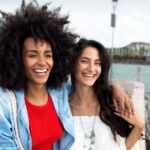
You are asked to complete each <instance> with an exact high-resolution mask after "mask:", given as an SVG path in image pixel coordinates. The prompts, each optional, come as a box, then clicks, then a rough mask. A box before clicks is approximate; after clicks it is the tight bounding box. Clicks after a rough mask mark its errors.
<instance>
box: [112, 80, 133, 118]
mask: <svg viewBox="0 0 150 150" xmlns="http://www.w3.org/2000/svg"><path fill="white" fill-rule="evenodd" d="M112 91H113V104H114V107H115V110H116V111H117V112H120V113H121V114H122V115H123V114H125V115H128V116H129V117H132V116H133V115H134V114H135V108H134V104H133V102H132V100H131V99H130V97H129V95H127V94H126V93H125V92H124V90H123V89H122V87H121V86H120V85H119V84H118V83H114V84H113V85H112Z"/></svg>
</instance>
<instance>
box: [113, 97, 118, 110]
mask: <svg viewBox="0 0 150 150" xmlns="http://www.w3.org/2000/svg"><path fill="white" fill-rule="evenodd" d="M113 105H114V107H115V110H116V111H118V104H117V101H116V99H115V98H113Z"/></svg>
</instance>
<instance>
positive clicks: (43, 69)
mask: <svg viewBox="0 0 150 150" xmlns="http://www.w3.org/2000/svg"><path fill="white" fill-rule="evenodd" d="M47 71H48V69H47V68H42V69H41V68H40V69H39V68H38V69H33V72H34V73H46V72H47Z"/></svg>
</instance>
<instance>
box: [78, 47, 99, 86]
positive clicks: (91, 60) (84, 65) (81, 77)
mask: <svg viewBox="0 0 150 150" xmlns="http://www.w3.org/2000/svg"><path fill="white" fill-rule="evenodd" d="M100 73H101V61H100V57H99V51H98V50H97V49H96V48H94V47H86V48H84V49H83V51H82V53H81V55H80V56H79V58H78V60H77V61H76V68H75V83H76V84H78V85H79V84H80V85H84V86H93V85H94V83H95V81H96V80H97V79H98V78H99V76H100Z"/></svg>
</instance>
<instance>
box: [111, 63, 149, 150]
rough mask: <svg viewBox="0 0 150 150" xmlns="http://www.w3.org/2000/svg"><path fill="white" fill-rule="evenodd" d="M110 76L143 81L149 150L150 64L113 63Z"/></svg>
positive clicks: (116, 78)
mask: <svg viewBox="0 0 150 150" xmlns="http://www.w3.org/2000/svg"><path fill="white" fill-rule="evenodd" d="M111 78H112V79H115V80H130V81H139V82H143V83H144V87H145V111H146V123H147V125H146V126H147V133H148V138H149V139H148V140H147V141H148V143H149V144H147V146H148V145H149V146H148V147H149V148H147V149H148V150H150V65H138V64H119V63H114V64H112V67H111Z"/></svg>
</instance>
